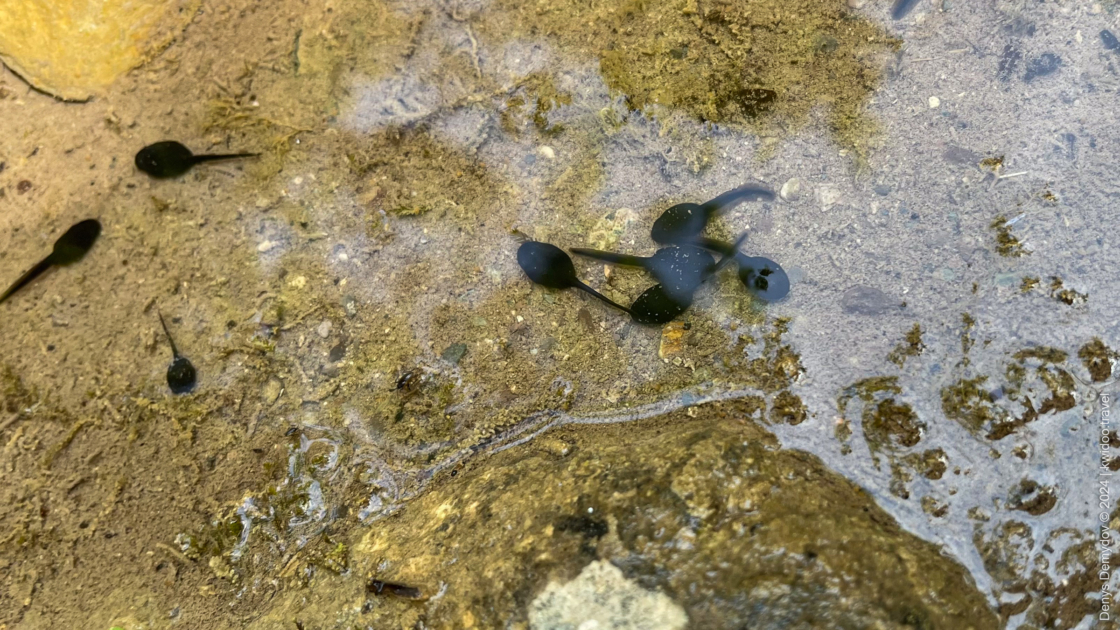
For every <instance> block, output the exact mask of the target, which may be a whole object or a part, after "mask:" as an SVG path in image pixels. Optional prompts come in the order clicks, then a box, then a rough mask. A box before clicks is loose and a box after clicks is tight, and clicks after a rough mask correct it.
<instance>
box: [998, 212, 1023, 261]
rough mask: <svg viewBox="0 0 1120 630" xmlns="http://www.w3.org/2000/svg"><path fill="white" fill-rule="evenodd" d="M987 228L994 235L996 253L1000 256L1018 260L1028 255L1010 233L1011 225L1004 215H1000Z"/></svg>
mask: <svg viewBox="0 0 1120 630" xmlns="http://www.w3.org/2000/svg"><path fill="white" fill-rule="evenodd" d="M989 227H991V228H992V230H993V231H995V233H996V253H997V254H999V255H1000V256H1003V257H1004V258H1018V257H1020V256H1026V255H1027V254H1029V253H1030V251H1028V250H1027V249H1026V248H1025V247H1023V244H1022V243H1020V242H1019V239H1018V238H1016V237H1015V235H1014V234H1012V233H1011V224H1010V223H1008V222H1007V217H1005V216H1004V215H1002V214H1001V215H999V216H997V217H996V218H995V219H993V220H992V223H991V225H990V226H989Z"/></svg>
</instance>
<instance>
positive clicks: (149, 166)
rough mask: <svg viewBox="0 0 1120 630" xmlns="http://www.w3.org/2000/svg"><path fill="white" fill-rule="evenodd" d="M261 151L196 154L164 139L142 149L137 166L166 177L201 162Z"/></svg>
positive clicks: (155, 175)
mask: <svg viewBox="0 0 1120 630" xmlns="http://www.w3.org/2000/svg"><path fill="white" fill-rule="evenodd" d="M257 155H260V154H259V153H228V154H224V155H195V154H193V153H191V150H190V149H188V148H187V147H185V146H183V145H182V144H179V143H178V142H175V141H174V140H164V141H162V142H157V143H155V144H149V145H148V146H146V147H144V148H143V149H140V151H139V152H138V153H137V154H136V168H138V169H140V170H141V171H144V172H145V173H147V174H148V175H151V176H152V177H155V178H159V179H164V178H168V177H178V176H179V175H182V174H183V173H186V172H187V171H189V170H190V169H191V167H192V166H194V165H195V164H198V163H200V162H209V161H212V160H230V159H233V158H243V157H255V156H257Z"/></svg>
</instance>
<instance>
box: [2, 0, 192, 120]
mask: <svg viewBox="0 0 1120 630" xmlns="http://www.w3.org/2000/svg"><path fill="white" fill-rule="evenodd" d="M200 3H201V0H3V1H2V2H0V59H2V60H3V61H4V64H5V65H7V66H8V67H9V68H11V69H12V70H13V71H14V72H16V74H19V75H20V76H21V77H23V79H24V80H25V81H27V82H28V83H30V84H31V85H33V86H35V87H36V88H38V89H40V90H42V91H44V92H46V93H48V94H51V95H53V96H55V97H57V98H60V99H63V100H67V101H84V100H87V99H88V98H90V97H91V96H93V95H94V94H96V93H99V92H101V91H102V90H103V89H104V88H105V87H107V86H108V85H109V84H110V83H112V82H113V80H114V79H116V78H117V77H118V76H120V75H121V74H123V73H125V72H127V71H129V70H131V69H133V68H135V67H137V66H139V65H141V64H143V63H144V62H146V61H148V59H150V58H151V57H152V56H154V55H155V54H156V53H158V52H159V51H160V50H161V49H163V48H164V47H165V46H167V45H168V44H170V43H171V40H172V39H174V37H175V36H176V35H178V34H179V32H180V31H182V30H183V27H185V26H186V25H187V23H188V22H190V20H191V18H192V17H193V16H194V14H195V13H196V12H197V10H198V6H199V4H200Z"/></svg>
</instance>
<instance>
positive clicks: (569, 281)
mask: <svg viewBox="0 0 1120 630" xmlns="http://www.w3.org/2000/svg"><path fill="white" fill-rule="evenodd" d="M517 264H518V265H520V266H521V270H522V271H524V272H525V275H527V276H529V279H530V280H532V281H533V282H535V283H536V284H539V285H541V286H544V287H548V288H550V289H567V288H569V287H573V286H576V284H578V282H579V281H578V279H577V278H576V267H575V265H574V264H573V263H572V257H571V256H569V255H568V254H567V252H565V251H564V250H562V249H560V248H559V247H557V246H555V245H551V244H549V243H541V242H539V241H528V242H525V243H522V244H521V247H519V248H518V249H517Z"/></svg>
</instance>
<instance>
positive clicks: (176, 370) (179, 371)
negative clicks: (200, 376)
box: [156, 313, 197, 394]
mask: <svg viewBox="0 0 1120 630" xmlns="http://www.w3.org/2000/svg"><path fill="white" fill-rule="evenodd" d="M156 314H157V315H158V316H159V323H160V326H163V334H165V335H167V343H169V344H170V345H171V365H169V366H167V386H168V387H170V388H171V393H172V394H188V393H190V391H191V390H192V389H194V386H195V382H196V380H197V374H196V373H195V370H194V365H192V364H191V362H190V360H188V359H187V357H184V356H183V355H181V354H179V349H178V348H176V347H175V341H174V340H173V339H172V338H171V333H170V332H169V331H168V330H167V324H166V323H165V322H164V321H163V314H161V313H156Z"/></svg>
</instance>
